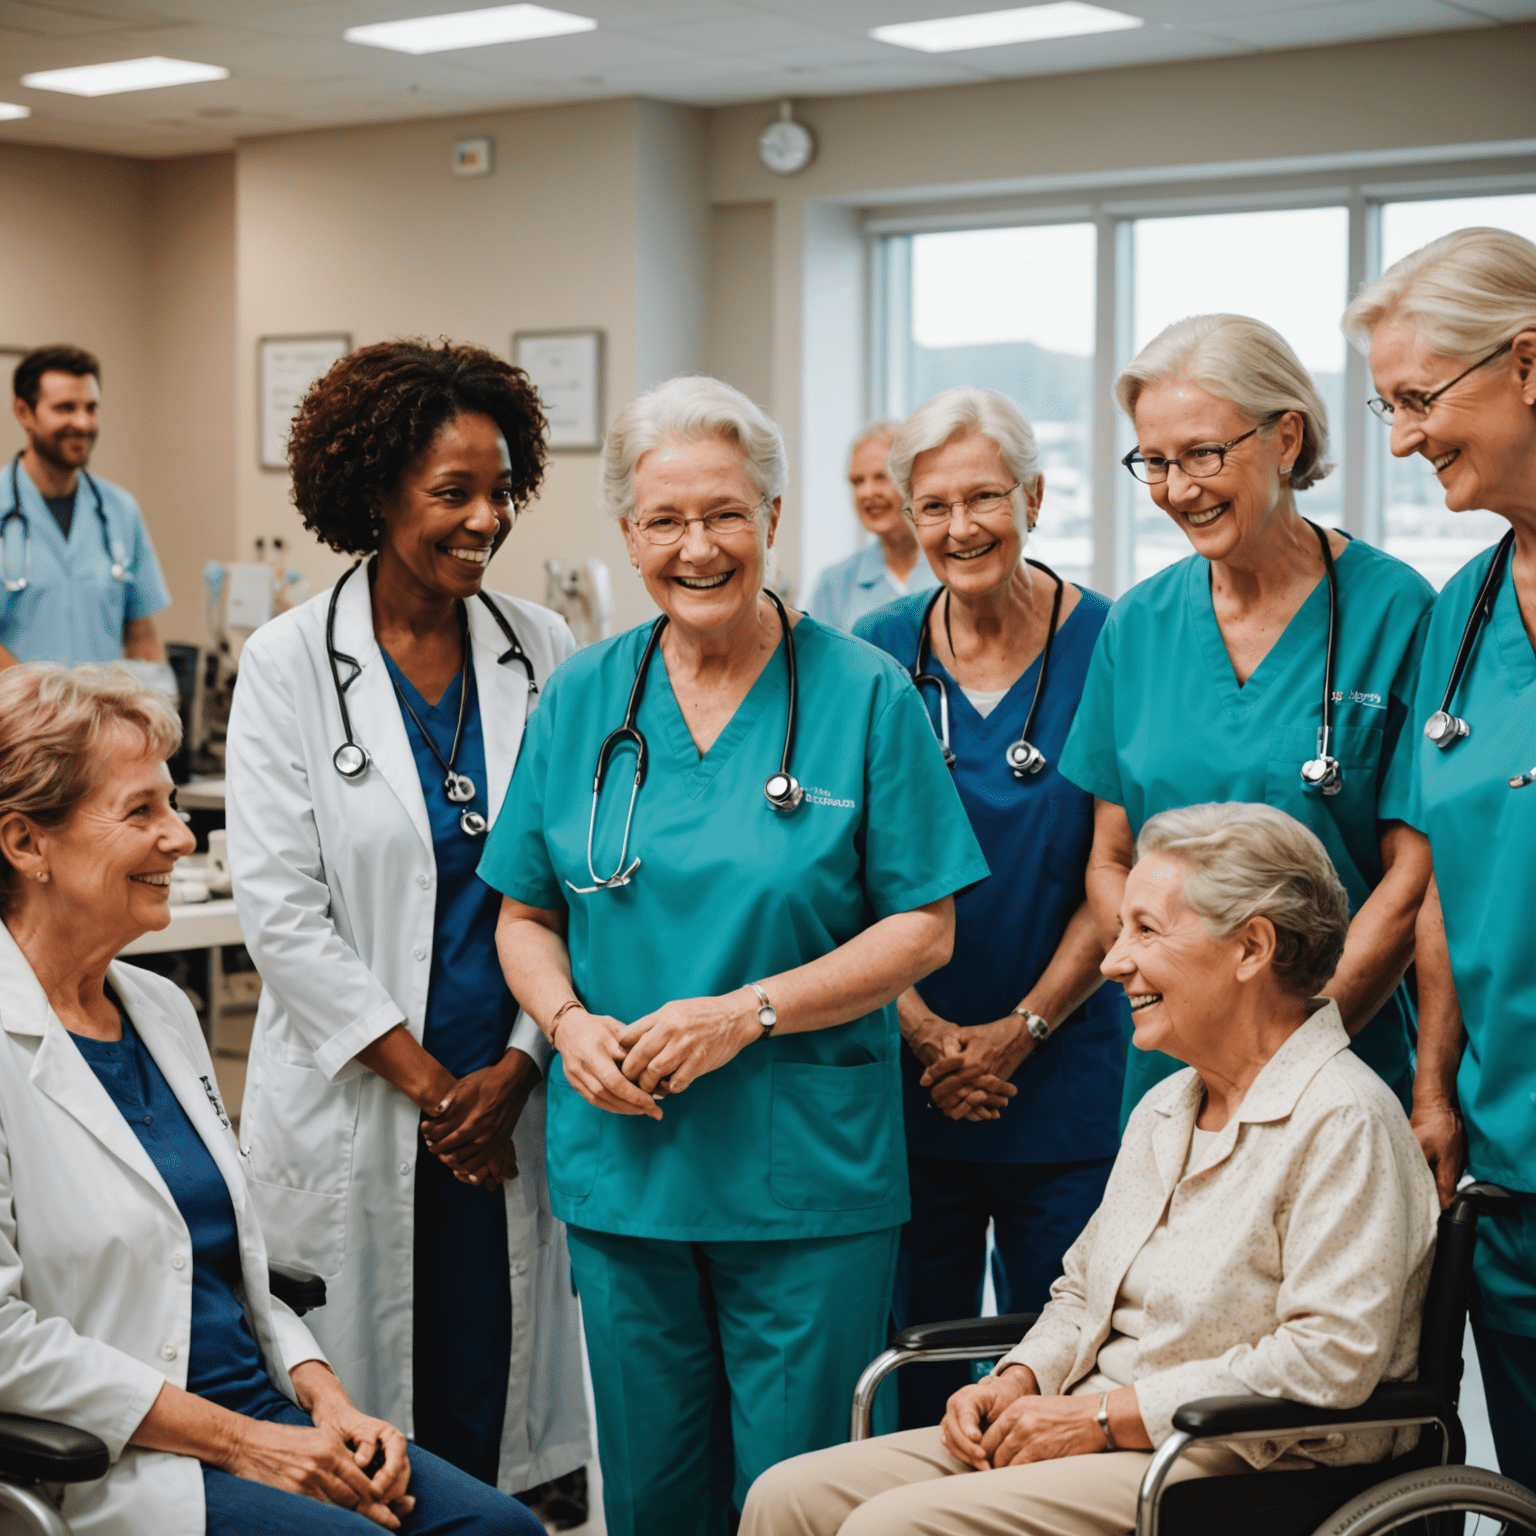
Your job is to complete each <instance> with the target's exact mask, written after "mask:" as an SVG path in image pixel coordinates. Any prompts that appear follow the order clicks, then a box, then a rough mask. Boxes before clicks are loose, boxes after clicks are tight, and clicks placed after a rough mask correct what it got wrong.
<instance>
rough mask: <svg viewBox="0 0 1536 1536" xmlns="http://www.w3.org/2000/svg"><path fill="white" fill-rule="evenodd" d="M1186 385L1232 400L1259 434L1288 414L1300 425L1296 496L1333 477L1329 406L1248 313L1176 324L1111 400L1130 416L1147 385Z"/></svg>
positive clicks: (1286, 350) (1275, 337) (1284, 345)
mask: <svg viewBox="0 0 1536 1536" xmlns="http://www.w3.org/2000/svg"><path fill="white" fill-rule="evenodd" d="M1170 379H1189V380H1191V381H1192V382H1193V383H1196V384H1198V385H1200V387H1201V388H1202V389H1208V390H1209V391H1210V392H1211V393H1212V394H1213V395H1215V396H1216V397H1217V399H1219V400H1230V401H1231V402H1232V404H1233V405H1235V406H1236V407H1237V408H1238V410H1240V411H1241V412H1242V413H1243V415H1245V416H1246V417H1248V419H1249V420H1250V421H1254V422H1257V423H1258V424H1259V428H1260V432H1261V434H1262V435H1263V436H1265V437H1269V436H1271V435H1272V434H1273V432H1274V426H1275V422H1276V421H1277V420H1278V419H1279V417H1280V416H1281V415H1282V414H1284V413H1285V412H1286V411H1295V412H1296V413H1297V414H1298V415H1300V417H1301V418H1302V421H1303V422H1304V423H1305V426H1304V429H1303V434H1302V440H1301V451H1300V452H1299V453H1298V454H1297V455H1296V461H1295V463H1294V464H1292V466H1291V473H1290V476H1289V483H1290V487H1291V489H1292V490H1293V491H1304V490H1306V488H1307V487H1308V486H1309V485H1315V484H1316V483H1317V482H1318V481H1319V480H1321V479H1322V478H1323V477H1324V476H1325V475H1327V474H1328V473H1330V471H1331V470H1332V469H1333V465H1332V464H1330V463H1329V462H1328V407H1327V406H1325V405H1324V404H1323V397H1322V396H1321V395H1320V394H1319V393H1318V390H1317V385H1316V384H1314V383H1313V382H1312V375H1311V374H1310V373H1308V372H1307V370H1306V369H1305V368H1303V367H1302V365H1301V359H1300V358H1299V357H1297V356H1296V354H1295V353H1294V352H1293V351H1292V350H1291V346H1290V343H1289V342H1287V341H1286V339H1285V337H1283V336H1282V335H1281V334H1280V333H1279V331H1277V330H1275V329H1274V327H1273V326H1268V325H1265V324H1264V322H1263V321H1262V320H1254V319H1252V318H1250V317H1249V316H1248V315H1192V316H1191V317H1190V318H1189V319H1187V320H1179V321H1176V322H1175V323H1174V324H1173V325H1170V326H1169V327H1168V328H1167V329H1166V330H1164V331H1160V332H1159V333H1158V334H1157V335H1156V336H1154V337H1153V338H1152V340H1151V341H1149V342H1148V343H1147V344H1146V346H1144V347H1143V348H1142V349H1141V351H1140V352H1138V353H1137V354H1136V359H1135V361H1134V362H1133V363H1131V365H1130V366H1129V367H1128V368H1126V369H1125V371H1124V372H1123V373H1122V374H1121V375H1120V377H1119V378H1118V379H1116V380H1115V399H1116V400H1118V401H1119V402H1120V409H1121V410H1122V411H1124V412H1125V414H1126V415H1127V416H1135V414H1136V402H1137V400H1138V399H1140V398H1141V392H1142V390H1144V389H1145V388H1146V387H1147V386H1148V385H1149V384H1164V383H1166V382H1167V381H1168V380H1170Z"/></svg>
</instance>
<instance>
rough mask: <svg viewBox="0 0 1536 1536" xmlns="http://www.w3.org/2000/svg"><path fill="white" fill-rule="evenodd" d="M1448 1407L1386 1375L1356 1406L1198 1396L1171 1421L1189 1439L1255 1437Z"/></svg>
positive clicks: (1439, 1415) (1423, 1415) (1428, 1391)
mask: <svg viewBox="0 0 1536 1536" xmlns="http://www.w3.org/2000/svg"><path fill="white" fill-rule="evenodd" d="M1448 1412H1449V1409H1448V1407H1447V1405H1446V1404H1445V1402H1444V1400H1443V1399H1442V1398H1441V1396H1440V1394H1439V1393H1438V1392H1436V1391H1434V1390H1433V1389H1432V1388H1430V1387H1425V1386H1421V1385H1420V1384H1419V1383H1418V1382H1416V1381H1389V1382H1386V1383H1384V1384H1383V1385H1381V1386H1379V1387H1377V1389H1376V1390H1375V1391H1374V1392H1372V1393H1371V1395H1370V1396H1369V1397H1368V1398H1366V1400H1365V1401H1364V1402H1363V1403H1361V1404H1359V1406H1358V1407H1354V1408H1314V1407H1312V1406H1311V1405H1310V1404H1308V1403H1298V1402H1294V1401H1293V1400H1292V1399H1290V1398H1285V1397H1200V1398H1196V1399H1195V1400H1194V1401H1193V1402H1188V1403H1185V1404H1183V1405H1182V1406H1181V1407H1180V1408H1178V1409H1177V1410H1176V1411H1175V1413H1174V1415H1173V1427H1174V1428H1175V1429H1177V1430H1180V1431H1182V1432H1183V1433H1184V1434H1186V1435H1188V1436H1189V1437H1190V1438H1191V1439H1193V1440H1231V1439H1238V1438H1243V1439H1254V1438H1259V1437H1262V1436H1266V1435H1288V1434H1294V1433H1296V1431H1298V1430H1305V1429H1319V1428H1322V1429H1339V1430H1347V1429H1349V1428H1350V1426H1351V1425H1360V1424H1380V1423H1382V1422H1383V1421H1391V1420H1401V1419H1444V1418H1445V1417H1446V1415H1447V1414H1448Z"/></svg>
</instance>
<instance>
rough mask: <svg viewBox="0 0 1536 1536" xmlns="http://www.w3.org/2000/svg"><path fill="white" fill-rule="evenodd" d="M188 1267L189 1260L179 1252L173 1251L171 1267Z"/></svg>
mask: <svg viewBox="0 0 1536 1536" xmlns="http://www.w3.org/2000/svg"><path fill="white" fill-rule="evenodd" d="M186 1267H187V1261H186V1260H185V1259H184V1258H183V1257H182V1256H181V1255H180V1254H179V1253H173V1254H172V1255H171V1268H172V1269H185V1268H186Z"/></svg>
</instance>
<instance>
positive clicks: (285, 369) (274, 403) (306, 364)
mask: <svg viewBox="0 0 1536 1536" xmlns="http://www.w3.org/2000/svg"><path fill="white" fill-rule="evenodd" d="M351 350H352V337H351V336H350V335H349V334H348V333H347V332H345V331H328V332H325V333H324V334H321V335H316V336H263V337H262V338H261V339H260V340H259V341H258V342H257V343H256V411H257V416H256V444H257V456H258V458H259V460H260V463H261V467H262V468H263V469H272V470H280V469H287V468H288V429H289V427H291V426H292V425H293V418H294V416H295V415H296V414H297V412H298V409H299V402H300V401H301V400H303V398H304V396H305V394H306V393H307V392H308V390H309V386H310V385H311V384H313V383H314V382H315V380H316V379H318V378H319V377H320V376H321V374H323V373H325V372H326V370H327V369H329V368H330V366H331V364H332V363H334V362H336V361H337V360H338V359H340V358H343V357H345V356H346V355H347V353H348V352H350V351H351Z"/></svg>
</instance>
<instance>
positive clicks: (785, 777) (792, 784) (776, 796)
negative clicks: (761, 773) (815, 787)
mask: <svg viewBox="0 0 1536 1536" xmlns="http://www.w3.org/2000/svg"><path fill="white" fill-rule="evenodd" d="M763 797H764V798H765V799H766V800H767V802H768V804H769V805H770V806H772V807H773V809H774V810H776V811H777V812H778V813H779V814H780V815H781V816H788V815H789V814H790V812H791V811H795V810H798V809H799V808H800V802H801V801H802V800H803V799H805V790H804V789H803V788H802V787H801V785H800V780H799V779H797V778H796V777H795V776H794V774H792V773H784V772H782V771H780V772H778V773H770V774H769V775H768V779H767V781H766V782H765V783H764V785H763Z"/></svg>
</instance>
